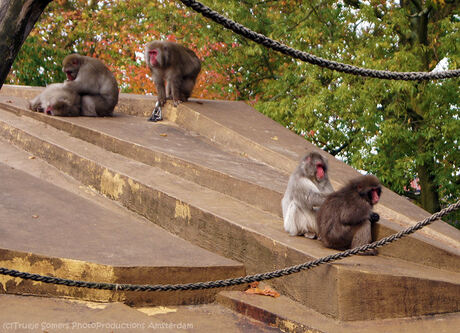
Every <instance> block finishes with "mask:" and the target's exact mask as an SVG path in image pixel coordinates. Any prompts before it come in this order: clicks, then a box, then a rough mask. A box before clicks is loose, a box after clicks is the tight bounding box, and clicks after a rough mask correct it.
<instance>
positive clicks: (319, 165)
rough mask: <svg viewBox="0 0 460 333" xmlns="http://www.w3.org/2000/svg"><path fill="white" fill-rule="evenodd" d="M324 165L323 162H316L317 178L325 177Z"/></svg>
mask: <svg viewBox="0 0 460 333" xmlns="http://www.w3.org/2000/svg"><path fill="white" fill-rule="evenodd" d="M324 173H325V170H324V165H323V164H322V163H316V179H318V180H321V179H323V178H324Z"/></svg>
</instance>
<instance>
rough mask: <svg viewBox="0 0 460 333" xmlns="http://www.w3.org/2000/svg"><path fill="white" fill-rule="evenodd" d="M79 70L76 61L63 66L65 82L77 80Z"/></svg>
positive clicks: (78, 64)
mask: <svg viewBox="0 0 460 333" xmlns="http://www.w3.org/2000/svg"><path fill="white" fill-rule="evenodd" d="M79 69H80V63H79V62H78V60H73V61H72V62H70V63H67V64H65V65H64V68H63V71H64V73H65V75H66V76H67V80H69V81H73V80H75V79H76V78H77V75H78V70H79Z"/></svg>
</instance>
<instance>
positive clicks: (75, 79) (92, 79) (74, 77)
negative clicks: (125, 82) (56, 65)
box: [62, 53, 118, 117]
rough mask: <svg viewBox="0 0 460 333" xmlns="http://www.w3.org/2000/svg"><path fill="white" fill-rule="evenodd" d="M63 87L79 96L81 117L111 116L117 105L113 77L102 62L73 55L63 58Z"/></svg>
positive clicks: (115, 85)
mask: <svg viewBox="0 0 460 333" xmlns="http://www.w3.org/2000/svg"><path fill="white" fill-rule="evenodd" d="M62 71H63V72H64V73H66V75H67V80H66V81H65V82H64V85H65V87H67V88H70V89H72V90H74V91H76V92H77V93H78V94H80V95H81V115H82V116H90V117H95V116H100V117H103V116H111V115H112V113H113V109H114V108H115V105H117V103H118V84H117V80H116V79H115V76H114V75H113V74H112V72H110V70H109V69H108V68H107V67H106V66H105V65H104V63H102V61H100V60H98V59H96V58H91V57H86V56H82V55H80V54H77V53H74V54H70V55H68V56H67V57H65V58H64V61H63V62H62Z"/></svg>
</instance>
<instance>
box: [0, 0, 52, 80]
mask: <svg viewBox="0 0 460 333" xmlns="http://www.w3.org/2000/svg"><path fill="white" fill-rule="evenodd" d="M50 1H51V0H33V1H31V0H13V1H6V0H2V1H1V2H0V54H1V55H2V57H3V60H2V62H1V63H0V89H1V87H2V86H3V82H5V78H6V76H7V75H8V72H9V71H10V68H11V65H12V64H13V62H14V59H15V58H16V56H17V54H18V52H19V49H20V48H21V45H22V44H23V43H24V41H25V39H26V37H27V36H28V35H29V32H30V30H32V28H33V26H34V24H35V22H36V21H37V20H38V18H39V17H40V15H41V13H42V12H43V10H44V9H45V7H46V6H47V5H48V3H49V2H50Z"/></svg>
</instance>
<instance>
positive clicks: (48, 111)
mask: <svg viewBox="0 0 460 333" xmlns="http://www.w3.org/2000/svg"><path fill="white" fill-rule="evenodd" d="M44 113H45V114H47V115H50V116H53V115H54V113H53V108H52V106H51V105H49V106H48V107H47V108H46V110H45V112H44Z"/></svg>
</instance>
